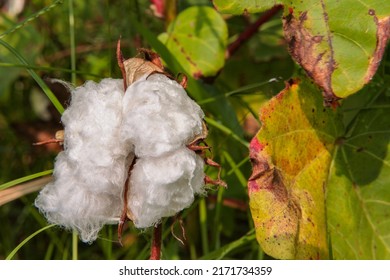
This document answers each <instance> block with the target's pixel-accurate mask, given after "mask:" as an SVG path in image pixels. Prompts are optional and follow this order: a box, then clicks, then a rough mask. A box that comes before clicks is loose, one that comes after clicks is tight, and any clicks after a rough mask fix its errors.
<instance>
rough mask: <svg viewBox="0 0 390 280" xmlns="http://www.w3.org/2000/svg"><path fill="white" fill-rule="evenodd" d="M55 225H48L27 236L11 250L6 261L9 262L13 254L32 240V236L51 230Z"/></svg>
mask: <svg viewBox="0 0 390 280" xmlns="http://www.w3.org/2000/svg"><path fill="white" fill-rule="evenodd" d="M54 226H55V225H48V226H46V227H44V228H41V229H39V230H37V231H36V232H34V233H33V234H31V235H30V236H28V237H27V238H26V239H24V240H23V241H22V242H20V243H19V245H18V246H16V247H15V249H13V250H12V252H11V253H9V255H8V256H7V258H6V260H11V259H12V258H13V257H14V256H15V254H16V253H17V252H18V251H19V249H20V248H22V247H23V246H24V245H25V244H26V243H27V242H29V241H30V240H31V239H32V238H34V236H36V235H38V234H40V233H41V232H42V231H45V230H47V229H49V228H52V227H54Z"/></svg>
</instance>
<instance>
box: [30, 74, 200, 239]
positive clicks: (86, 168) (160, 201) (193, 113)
mask: <svg viewBox="0 0 390 280" xmlns="http://www.w3.org/2000/svg"><path fill="white" fill-rule="evenodd" d="M203 117H204V114H203V111H202V110H201V108H200V107H199V106H198V105H197V104H196V103H195V102H194V101H192V100H191V99H190V98H189V97H188V95H187V93H186V92H185V91H184V89H183V88H182V87H181V86H180V85H179V84H178V83H177V82H176V81H172V80H171V79H169V78H167V77H166V76H165V75H162V74H152V75H150V76H148V75H145V76H143V77H142V78H141V79H140V80H138V81H137V82H135V83H133V84H131V85H130V86H129V88H128V89H127V90H126V93H125V94H124V92H123V81H122V80H114V79H104V80H102V81H101V82H100V83H95V82H87V83H86V84H85V85H83V86H81V87H78V88H76V89H75V90H73V91H72V99H71V104H70V106H69V108H67V110H65V112H64V114H63V116H62V122H63V125H64V131H65V134H64V135H65V138H64V151H63V152H61V153H60V154H59V155H58V156H57V158H56V161H55V166H54V173H53V175H54V180H53V181H52V182H51V183H49V184H48V185H46V186H45V187H44V189H43V190H42V191H41V192H40V194H39V195H38V197H37V199H36V201H35V205H36V206H37V207H38V208H39V210H40V211H41V212H42V213H43V214H44V215H45V216H46V218H47V220H48V221H49V222H50V223H55V224H58V225H61V226H63V227H65V228H68V229H76V230H77V231H78V232H79V233H80V237H81V239H82V240H83V241H84V242H88V243H90V242H92V241H94V240H95V239H96V238H97V236H98V232H99V231H100V229H101V228H102V227H103V225H104V224H111V223H117V222H118V221H119V217H120V216H121V213H122V211H123V208H124V198H123V196H124V185H125V182H126V179H127V176H128V170H129V168H130V163H131V162H132V161H133V159H134V157H135V156H136V157H137V158H136V160H135V165H134V166H133V168H132V171H131V174H130V180H129V183H128V184H129V185H128V187H129V191H128V197H127V199H128V203H127V208H128V213H129V215H130V218H131V219H132V220H133V222H134V224H135V226H136V227H137V228H146V227H150V226H154V225H156V224H157V223H159V222H160V220H161V218H163V217H168V216H173V215H175V214H176V213H177V212H179V211H181V210H183V209H184V208H187V207H189V206H190V205H191V204H192V202H193V201H194V196H195V195H196V194H203V193H204V172H203V167H204V161H203V159H202V158H201V157H200V156H199V155H197V154H196V153H195V152H194V151H192V150H190V149H188V148H187V146H186V145H187V144H189V142H191V141H192V140H194V139H195V138H196V136H198V135H201V134H202V130H203V125H202V124H203Z"/></svg>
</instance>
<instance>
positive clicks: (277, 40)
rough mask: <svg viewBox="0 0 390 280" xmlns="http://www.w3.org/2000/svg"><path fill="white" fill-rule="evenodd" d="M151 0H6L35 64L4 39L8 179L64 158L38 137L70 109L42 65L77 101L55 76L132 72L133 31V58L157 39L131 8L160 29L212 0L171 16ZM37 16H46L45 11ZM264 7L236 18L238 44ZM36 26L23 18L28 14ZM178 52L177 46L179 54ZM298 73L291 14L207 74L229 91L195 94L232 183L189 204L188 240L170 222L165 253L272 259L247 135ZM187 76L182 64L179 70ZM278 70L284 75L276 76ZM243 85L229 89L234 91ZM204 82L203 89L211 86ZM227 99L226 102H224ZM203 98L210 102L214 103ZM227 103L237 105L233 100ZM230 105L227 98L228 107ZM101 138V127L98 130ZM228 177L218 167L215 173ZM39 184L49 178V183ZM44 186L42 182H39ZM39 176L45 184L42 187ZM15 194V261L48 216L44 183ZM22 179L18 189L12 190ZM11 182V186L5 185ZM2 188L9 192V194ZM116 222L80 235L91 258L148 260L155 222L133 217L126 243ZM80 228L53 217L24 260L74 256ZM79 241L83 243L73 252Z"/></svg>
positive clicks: (9, 238) (9, 216) (6, 231)
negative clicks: (256, 217) (43, 209)
mask: <svg viewBox="0 0 390 280" xmlns="http://www.w3.org/2000/svg"><path fill="white" fill-rule="evenodd" d="M152 2H154V1H147V0H127V1H124V0H122V1H119V0H117V1H114V0H101V1H92V0H86V1H72V0H64V1H49V0H25V1H24V0H13V1H12V0H10V1H6V0H2V1H0V5H1V17H0V40H2V41H3V42H5V43H6V44H9V45H10V46H11V47H12V48H13V49H14V50H15V51H16V53H17V54H18V55H20V56H22V57H24V59H25V60H26V61H27V63H28V66H26V65H23V64H22V62H21V61H20V59H18V58H17V55H15V53H13V52H11V51H10V49H8V48H6V47H4V45H0V164H1V165H0V185H1V186H3V189H6V185H4V184H6V183H8V182H10V181H12V180H15V179H18V178H21V177H24V176H30V175H33V174H36V173H39V172H42V171H47V170H48V173H50V170H51V169H52V168H53V162H54V158H55V156H56V154H57V153H58V152H59V151H60V150H61V147H60V146H59V145H57V144H49V145H44V146H33V145H32V144H33V143H35V142H39V141H44V140H47V139H49V138H53V137H54V134H55V132H56V131H57V130H60V129H62V126H61V122H60V117H61V116H60V113H58V111H57V110H56V108H55V107H54V106H53V104H52V103H51V102H50V101H49V99H48V98H47V97H46V95H45V94H44V92H43V90H42V87H41V86H39V85H38V84H37V82H36V81H35V80H34V79H33V78H32V76H31V74H30V73H29V72H28V71H27V70H28V69H31V70H34V71H35V72H36V73H37V74H38V76H39V77H40V78H42V80H43V81H44V82H45V83H46V85H47V86H48V87H49V88H50V89H51V90H52V92H53V93H54V94H55V96H56V97H57V98H58V100H59V101H60V102H61V103H62V105H63V106H64V107H65V108H66V106H67V104H68V103H69V93H68V91H67V90H66V88H65V87H64V86H62V85H61V84H60V83H56V82H55V79H59V80H63V81H69V82H72V83H74V84H75V85H82V84H83V83H84V82H85V81H86V80H95V81H99V80H100V79H102V78H106V77H113V78H121V74H120V70H119V68H118V66H117V62H116V56H115V49H116V43H117V40H118V38H120V37H121V38H122V51H123V54H124V56H125V57H127V58H128V57H132V56H135V55H136V54H137V48H140V47H143V48H152V47H153V46H152V45H151V41H150V38H146V37H145V36H144V34H141V33H140V32H139V29H136V28H135V26H134V25H133V24H132V23H131V21H130V18H132V19H133V20H134V19H135V20H136V21H137V22H139V23H141V25H142V26H143V27H144V28H146V29H147V30H148V31H149V32H151V33H152V34H153V35H154V36H155V38H157V36H158V35H159V34H161V33H163V32H164V31H166V28H167V26H168V25H169V23H170V22H171V21H172V20H173V19H174V18H175V17H176V15H177V14H179V13H180V12H181V11H183V10H184V9H186V8H188V7H190V6H193V5H208V6H212V5H211V1H207V0H202V1H194V0H180V1H167V3H170V5H166V8H165V11H164V12H163V14H162V15H161V14H159V13H158V9H157V10H156V7H154V8H153V6H151V4H152ZM33 15H35V16H33ZM259 16H261V15H258V14H255V15H250V16H249V15H248V16H226V17H224V20H225V21H226V23H227V26H228V29H229V39H228V43H232V42H233V41H234V40H235V39H236V38H237V36H238V35H239V34H240V33H241V32H243V31H244V30H245V29H246V28H247V27H248V26H249V25H250V24H251V23H253V22H254V21H255V20H256V19H257V18H258V17H259ZM26 19H27V22H26V23H25V24H21V23H23V22H24V21H26ZM172 55H174V54H172ZM293 71H294V64H293V62H292V61H291V59H290V57H289V55H288V53H287V51H286V47H285V45H284V40H283V36H282V27H281V20H280V14H279V16H276V17H274V18H273V19H271V20H270V21H268V22H267V23H266V24H264V25H263V26H262V28H261V32H259V33H258V34H255V36H253V38H251V40H250V41H249V42H247V43H245V44H244V45H242V46H241V48H240V49H239V50H238V52H237V53H235V54H234V55H233V56H232V57H230V58H229V59H227V60H226V62H225V66H224V68H223V69H222V70H221V72H220V73H219V75H217V76H216V77H214V79H212V80H211V81H210V80H207V81H202V80H198V81H196V83H199V84H202V86H204V87H203V89H208V90H210V91H213V92H214V93H215V94H216V95H221V98H220V99H218V100H217V99H216V100H214V101H212V102H205V101H204V99H200V98H199V97H198V98H197V99H196V96H194V95H192V93H191V89H189V94H190V95H191V96H192V97H193V98H195V99H196V101H197V102H198V103H199V104H200V105H201V106H202V107H203V109H204V111H205V113H206V115H207V119H208V125H209V140H208V144H209V145H210V146H212V147H213V158H214V160H215V161H218V162H220V163H221V164H222V167H223V173H222V179H223V180H225V181H226V182H227V184H228V188H227V189H226V190H225V189H223V188H217V187H214V188H211V189H210V191H209V194H208V196H207V197H205V198H197V200H196V202H195V203H194V204H193V205H192V206H191V207H190V208H189V209H186V210H184V211H183V213H182V219H183V222H184V228H185V233H186V241H185V244H184V245H182V244H180V242H179V241H178V240H176V239H175V238H174V236H173V235H172V233H171V225H174V228H173V230H174V232H175V234H176V235H177V236H182V232H181V229H180V226H179V223H174V220H173V219H166V220H164V227H163V230H164V231H163V247H162V258H163V259H199V258H206V259H218V258H225V259H230V258H232V259H258V258H260V259H262V258H267V256H265V255H264V254H263V252H262V251H261V249H260V247H259V246H258V244H257V242H256V240H255V236H254V232H253V223H252V218H251V216H250V211H249V209H248V197H247V190H246V181H247V178H248V177H249V174H250V171H251V168H250V163H249V158H248V149H247V145H248V142H249V139H250V138H251V137H253V135H254V134H255V133H256V131H257V130H258V128H259V122H258V116H257V113H258V110H259V107H260V105H261V104H262V103H263V102H264V101H266V100H268V99H269V98H270V97H271V96H272V95H274V94H276V93H278V92H279V90H280V89H282V88H283V87H284V83H283V81H284V80H287V79H288V78H289V77H290V76H291V75H292V73H293ZM174 74H175V75H176V74H177V73H174ZM270 79H272V81H270ZM232 91H235V92H234V94H227V93H232ZM207 94H208V92H207V91H206V92H204V95H203V96H206V97H207V96H208V95H207ZM221 100H223V102H221ZM202 101H203V103H202ZM224 102H225V103H226V104H227V105H226V104H225V103H224ZM222 104H225V105H222ZM218 106H225V107H224V108H223V110H226V115H227V116H230V117H226V118H224V119H219V116H218V115H215V114H213V113H212V112H211V111H210V110H209V109H210V108H211V107H213V108H215V107H218ZM97 137H98V136H97ZM206 172H207V173H208V174H209V175H210V176H211V177H215V176H216V172H217V171H216V170H215V169H212V168H210V169H208V170H207V171H206ZM38 185H39V184H38ZM39 186H42V183H41V184H40V185H39ZM39 186H38V187H39ZM23 187H25V185H22V188H21V190H18V192H16V191H15V193H16V196H15V198H13V199H11V200H10V201H7V202H1V204H0V223H1V226H0V259H5V258H6V257H7V256H8V255H9V254H10V252H11V251H12V250H14V249H15V248H16V247H17V246H18V245H19V244H20V243H21V242H22V241H23V240H24V239H25V238H27V237H29V236H30V235H31V234H33V233H34V232H36V231H37V230H39V229H41V228H43V227H45V226H46V225H47V223H46V221H45V219H44V217H43V216H42V215H41V214H40V213H39V212H38V211H37V209H36V208H35V207H34V205H33V203H34V199H35V197H36V195H37V191H35V192H32V193H30V194H27V193H26V192H27V191H26V189H25V188H23ZM12 188H13V187H10V188H8V187H7V189H8V190H12ZM0 191H1V190H0ZM0 198H1V196H0ZM116 230H117V229H116V226H106V227H104V229H103V231H102V232H101V234H100V238H99V239H98V240H97V241H96V242H95V243H93V244H91V245H88V244H83V243H82V242H78V253H77V257H78V258H80V259H147V258H148V257H149V249H150V243H151V242H150V240H151V235H152V234H151V233H152V231H151V230H146V231H142V232H141V231H139V230H137V229H135V228H134V227H133V226H132V224H131V223H130V222H129V223H128V225H127V227H126V229H125V232H124V234H123V246H120V245H119V244H118V242H117V234H116ZM74 245H75V244H74V243H73V249H72V233H71V232H68V231H65V230H62V229H61V228H59V227H52V228H50V229H47V230H45V231H43V232H41V233H39V234H37V235H36V236H34V237H33V239H31V240H30V241H29V242H27V243H26V244H24V246H22V247H21V248H20V249H19V250H18V252H17V253H16V255H15V256H14V258H15V259H70V258H71V257H72V254H73V256H74V250H75V248H74ZM72 250H73V251H72Z"/></svg>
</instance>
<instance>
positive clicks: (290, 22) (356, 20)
mask: <svg viewBox="0 0 390 280" xmlns="http://www.w3.org/2000/svg"><path fill="white" fill-rule="evenodd" d="M290 3H291V4H290ZM283 23H284V31H285V38H286V40H287V42H288V44H289V49H290V53H291V55H292V56H293V58H294V59H295V60H296V61H297V62H298V63H299V64H300V65H301V66H302V67H303V68H304V69H305V70H306V72H307V73H308V75H309V76H310V77H312V78H313V79H314V81H315V82H316V83H317V84H318V85H319V86H320V87H321V88H322V89H323V94H324V97H325V99H326V100H328V101H330V102H332V101H333V100H336V99H338V98H345V97H347V96H349V95H351V94H353V93H355V92H357V91H358V90H360V89H361V88H362V87H363V86H364V85H365V84H366V83H368V82H369V81H370V80H371V78H372V77H373V75H374V74H375V72H376V70H377V68H378V65H379V63H380V61H381V58H382V55H383V53H384V50H385V46H386V43H387V41H388V39H389V36H390V1H375V0H365V1H353V0H345V1H334V0H321V1H314V0H311V1H288V2H287V1H286V5H285V14H284V19H283Z"/></svg>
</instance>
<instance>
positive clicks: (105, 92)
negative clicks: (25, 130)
mask: <svg viewBox="0 0 390 280" xmlns="http://www.w3.org/2000/svg"><path fill="white" fill-rule="evenodd" d="M122 87H123V82H122V80H114V79H104V80H102V81H101V82H100V83H98V84H97V83H95V82H91V81H90V82H87V83H86V84H85V85H84V86H81V87H78V88H76V89H75V90H73V91H72V99H71V104H70V106H69V108H68V109H67V110H66V111H65V112H64V114H63V116H62V122H63V124H64V127H65V139H64V151H63V152H61V153H60V154H59V155H58V156H57V158H56V161H55V167H54V174H53V175H54V180H53V181H52V182H51V183H49V184H48V185H47V186H45V188H44V189H43V190H42V191H41V192H40V194H39V196H38V197H37V199H36V201H35V205H36V206H37V207H38V208H39V209H40V211H41V212H43V213H44V215H45V216H46V218H47V220H48V221H49V222H50V223H55V224H59V225H62V226H63V227H65V228H69V229H76V230H78V232H79V233H80V237H81V239H82V240H83V241H84V242H92V241H93V240H95V239H96V238H97V234H98V232H99V230H100V229H101V228H102V226H103V225H104V224H108V223H113V222H117V221H118V217H119V216H120V214H121V211H122V209H123V199H122V196H123V195H122V192H123V186H124V183H125V180H126V177H127V168H128V163H129V161H131V160H132V158H131V157H132V150H131V149H132V147H131V146H125V145H124V143H123V142H122V141H120V137H119V133H120V126H121V123H122V110H121V108H122V98H123V89H122ZM129 154H130V156H129Z"/></svg>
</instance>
